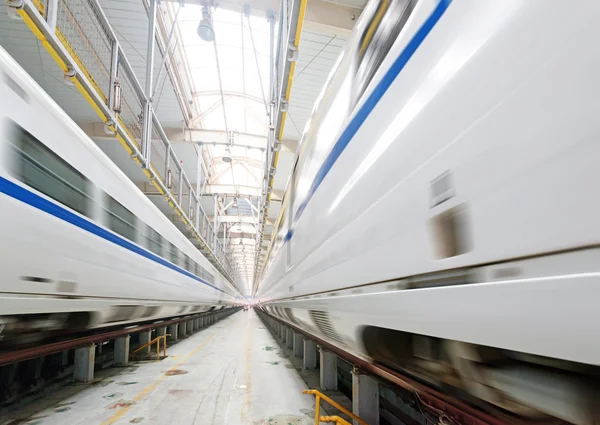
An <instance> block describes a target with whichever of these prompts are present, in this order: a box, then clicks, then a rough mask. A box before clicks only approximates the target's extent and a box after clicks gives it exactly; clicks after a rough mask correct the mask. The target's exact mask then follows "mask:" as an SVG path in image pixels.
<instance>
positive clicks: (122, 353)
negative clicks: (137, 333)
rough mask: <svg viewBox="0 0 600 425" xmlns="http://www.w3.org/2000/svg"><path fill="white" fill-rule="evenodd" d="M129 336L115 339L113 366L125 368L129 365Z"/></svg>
mask: <svg viewBox="0 0 600 425" xmlns="http://www.w3.org/2000/svg"><path fill="white" fill-rule="evenodd" d="M130 339H131V337H130V336H129V335H127V336H123V337H121V338H117V339H115V354H114V365H115V366H126V365H127V363H129V340H130Z"/></svg>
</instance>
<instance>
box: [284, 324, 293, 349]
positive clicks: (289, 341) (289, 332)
mask: <svg viewBox="0 0 600 425" xmlns="http://www.w3.org/2000/svg"><path fill="white" fill-rule="evenodd" d="M285 346H286V347H287V348H294V331H293V330H292V328H287V335H286V337H285Z"/></svg>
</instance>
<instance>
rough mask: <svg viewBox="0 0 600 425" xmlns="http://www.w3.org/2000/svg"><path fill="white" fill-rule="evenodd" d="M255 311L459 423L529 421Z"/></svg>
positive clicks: (524, 423)
mask: <svg viewBox="0 0 600 425" xmlns="http://www.w3.org/2000/svg"><path fill="white" fill-rule="evenodd" d="M257 312H259V315H265V316H268V317H271V318H272V319H274V320H276V321H277V322H280V323H284V324H285V325H286V326H288V327H290V328H292V329H293V330H294V331H296V332H298V333H300V334H302V335H304V336H306V337H307V338H308V339H310V340H312V341H314V342H316V343H317V344H318V345H319V346H322V347H325V348H327V350H329V351H331V352H332V353H334V354H335V355H337V356H338V357H340V358H342V359H344V360H345V361H347V362H348V363H350V364H352V365H355V366H357V367H358V368H360V370H361V371H363V372H366V373H368V374H370V375H373V376H377V377H379V378H381V379H382V380H383V381H385V382H387V383H389V384H392V385H394V386H396V387H398V388H403V389H405V390H407V391H410V392H412V393H414V394H415V395H416V396H418V400H419V401H420V403H422V405H423V406H425V407H426V408H427V409H430V410H431V411H433V412H437V413H440V412H441V413H443V414H444V415H448V416H449V417H452V418H456V419H457V421H458V422H459V423H464V424H470V425H506V424H509V423H510V424H512V425H530V422H529V421H524V420H519V419H515V417H514V416H511V415H508V414H506V413H504V412H502V411H500V410H497V409H494V410H493V412H494V414H493V415H492V414H490V413H489V412H486V411H483V410H480V409H477V408H475V407H473V406H471V405H468V404H466V403H465V402H462V401H460V400H457V399H456V398H455V397H451V396H449V395H446V394H444V393H441V392H440V391H437V390H435V389H434V388H432V387H429V386H427V385H425V384H422V383H420V382H418V381H416V380H414V379H412V378H410V377H408V376H406V375H403V374H401V373H399V372H397V371H394V370H392V369H389V368H387V367H386V366H383V365H381V364H374V363H371V362H368V361H366V360H365V359H364V358H361V357H358V356H356V355H354V354H351V353H349V352H347V351H344V350H342V349H341V348H340V347H338V346H337V345H333V344H331V343H330V342H329V341H326V340H324V339H322V338H319V337H318V336H315V335H313V334H311V333H308V332H306V330H305V329H302V328H300V327H298V326H297V325H295V324H292V323H290V322H287V321H283V320H281V319H280V318H279V317H276V316H273V315H272V314H270V313H267V312H265V311H264V310H257Z"/></svg>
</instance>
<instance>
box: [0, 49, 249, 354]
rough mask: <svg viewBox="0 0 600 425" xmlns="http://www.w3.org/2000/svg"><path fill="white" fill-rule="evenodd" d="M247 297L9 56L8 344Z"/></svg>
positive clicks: (2, 94)
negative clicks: (54, 333)
mask: <svg viewBox="0 0 600 425" xmlns="http://www.w3.org/2000/svg"><path fill="white" fill-rule="evenodd" d="M239 298H240V296H239V293H238V292H237V290H236V289H235V288H234V287H233V286H232V285H231V284H230V283H229V282H228V281H227V280H226V279H225V278H224V277H223V276H222V275H221V274H220V273H219V272H218V271H217V270H216V269H215V268H214V267H213V266H212V265H211V264H210V263H209V262H208V260H207V259H206V258H204V257H203V256H202V254H201V253H200V252H199V251H198V250H197V249H196V248H195V247H194V246H193V244H192V243H191V242H190V241H189V240H188V239H187V238H186V237H185V236H184V235H183V234H182V233H181V232H180V231H179V230H178V229H177V228H176V227H175V225H174V224H173V223H171V222H170V221H169V220H168V219H167V218H166V216H164V215H163V214H162V212H161V211H160V210H159V209H158V208H157V207H156V206H155V205H154V204H153V203H152V202H151V201H150V200H149V199H148V198H147V197H146V196H145V195H144V194H143V193H142V192H141V191H140V190H139V189H138V188H137V187H136V186H135V184H134V183H132V182H131V181H130V180H129V179H128V178H127V176H125V175H124V174H123V173H122V172H121V171H120V170H119V168H118V167H117V166H116V165H115V164H114V163H112V162H111V161H110V159H109V158H108V157H107V156H106V155H105V154H104V153H103V152H102V151H101V150H100V148H98V146H96V145H95V144H94V143H93V142H92V141H91V140H90V139H89V138H88V137H87V136H86V135H85V133H84V132H83V131H82V130H81V129H80V128H79V127H78V126H77V125H76V124H75V123H74V122H73V121H72V120H71V119H70V118H69V116H68V115H67V114H66V113H65V112H64V111H62V110H61V109H60V108H59V107H58V105H56V104H55V103H54V102H53V101H52V100H51V99H50V97H49V96H48V95H47V94H46V93H45V92H43V90H42V89H41V88H40V87H39V86H38V85H37V84H36V83H35V82H34V81H33V80H32V79H31V77H29V76H28V75H27V73H26V72H25V71H24V70H23V69H22V68H21V67H20V66H19V65H18V64H17V63H16V62H15V61H14V60H13V59H12V58H11V57H10V56H9V55H8V53H6V51H4V50H3V49H2V48H0V340H1V341H0V345H4V346H8V345H10V344H11V343H14V344H20V343H26V342H29V343H31V342H33V341H36V340H39V339H40V338H42V337H43V336H44V335H47V334H49V333H50V332H52V331H55V330H61V331H62V330H65V329H69V330H84V329H89V328H94V327H100V326H107V325H119V324H125V323H133V322H136V321H141V320H144V321H149V320H155V319H161V318H165V317H171V316H181V315H185V314H190V313H199V312H204V311H209V310H213V309H222V308H228V307H230V306H232V305H234V304H236V302H237V299H239Z"/></svg>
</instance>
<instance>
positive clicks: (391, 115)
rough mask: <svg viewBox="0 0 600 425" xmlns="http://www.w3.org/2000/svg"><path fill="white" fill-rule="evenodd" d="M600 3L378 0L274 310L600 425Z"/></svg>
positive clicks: (332, 122) (322, 116)
mask: <svg viewBox="0 0 600 425" xmlns="http://www.w3.org/2000/svg"><path fill="white" fill-rule="evenodd" d="M599 21H600V2H597V1H593V0H585V1H583V0H582V1H579V2H577V5H576V6H575V5H574V4H572V3H569V2H551V4H550V3H549V2H544V1H522V0H503V1H481V0H454V1H451V0H419V1H414V0H398V1H392V2H389V1H385V0H380V1H378V0H373V1H371V2H370V3H368V5H367V7H366V8H365V10H364V12H363V15H362V16H361V19H360V21H359V22H358V23H357V26H356V29H355V32H354V33H353V35H352V37H351V38H350V39H349V40H348V43H347V46H346V49H345V51H344V53H343V54H342V55H341V57H340V59H339V61H338V63H337V65H336V68H335V70H334V71H333V72H332V74H331V76H330V78H329V81H328V83H327V84H326V86H325V87H324V89H323V92H322V94H321V96H320V99H319V100H318V102H317V104H316V106H315V108H314V110H313V114H312V117H311V119H310V121H309V124H307V127H306V129H305V132H304V135H303V137H302V140H301V142H300V146H299V152H298V155H297V161H296V164H295V167H294V172H293V175H292V177H291V179H290V182H289V185H288V190H287V192H286V195H285V199H284V201H283V206H282V214H281V216H280V217H279V221H278V224H277V225H276V229H275V231H276V233H274V235H275V236H274V243H273V244H272V246H271V249H270V252H269V253H268V257H267V262H266V266H265V271H264V274H263V278H262V280H261V283H260V286H259V289H258V293H257V297H258V298H259V300H260V303H261V305H262V308H263V309H265V310H266V311H268V312H270V313H271V314H273V315H275V316H278V317H279V318H281V319H282V320H284V321H287V322H289V323H292V324H295V325H296V326H299V327H301V328H303V329H305V330H306V331H308V332H310V333H313V334H315V335H318V336H320V337H321V338H325V339H327V340H328V341H329V342H330V343H332V344H336V345H338V346H341V347H343V348H345V349H346V350H348V351H351V352H353V353H356V354H358V355H361V356H364V357H365V358H369V359H372V360H374V361H377V362H382V363H386V364H388V365H391V366H393V367H395V368H398V369H402V370H404V371H407V372H409V373H411V374H413V375H414V376H418V377H419V378H420V379H423V380H426V381H428V382H431V383H432V384H434V385H443V384H444V385H446V386H447V385H448V384H450V385H451V386H452V387H454V388H459V389H460V390H461V391H459V392H460V393H461V394H463V395H465V394H467V396H466V397H468V398H469V399H472V400H475V401H476V402H477V400H485V401H486V402H488V403H491V404H493V405H496V406H499V407H501V408H503V409H506V410H509V411H511V412H514V413H519V414H521V415H525V416H534V417H536V416H544V415H550V416H554V417H558V418H561V419H563V420H567V421H569V422H572V423H577V424H592V423H598V421H599V420H600V419H599V418H600V415H598V413H597V408H596V407H595V406H596V405H597V399H594V397H596V396H597V394H598V387H599V381H598V379H597V376H598V375H599V372H600V370H599V369H598V366H599V365H600V342H599V341H598V340H596V335H598V334H599V332H600V308H598V300H600V274H599V272H600V250H599V244H600V201H599V200H598V199H597V198H596V196H595V195H594V193H595V192H594V190H595V189H594V188H595V185H596V182H598V181H600V166H599V165H598V164H599V162H598V159H599V158H600V119H599V118H598V111H599V110H600V79H598V76H597V70H598V69H600V49H598V47H597V40H598V38H599V37H600V27H599V26H598V24H597V23H598V22H599Z"/></svg>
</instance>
